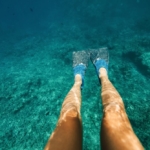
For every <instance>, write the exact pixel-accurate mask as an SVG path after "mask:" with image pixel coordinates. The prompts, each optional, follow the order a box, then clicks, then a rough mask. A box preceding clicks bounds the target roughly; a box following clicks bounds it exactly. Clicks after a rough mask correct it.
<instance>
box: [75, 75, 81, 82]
mask: <svg viewBox="0 0 150 150" xmlns="http://www.w3.org/2000/svg"><path fill="white" fill-rule="evenodd" d="M75 84H79V85H81V84H82V77H81V75H80V74H76V75H75Z"/></svg>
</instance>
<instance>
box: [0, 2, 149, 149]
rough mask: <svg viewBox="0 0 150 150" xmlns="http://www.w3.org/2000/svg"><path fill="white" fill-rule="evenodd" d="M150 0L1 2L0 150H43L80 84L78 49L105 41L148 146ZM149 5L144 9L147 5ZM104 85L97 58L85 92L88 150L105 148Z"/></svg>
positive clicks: (115, 79)
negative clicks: (101, 134)
mask: <svg viewBox="0 0 150 150" xmlns="http://www.w3.org/2000/svg"><path fill="white" fill-rule="evenodd" d="M149 6H150V5H149V2H148V1H146V0H145V1H144V0H143V1H136V0H135V1H132V3H131V2H130V1H115V0H113V1H112V2H111V3H110V2H109V1H103V0H101V1H97V0H93V1H90V0H88V1H86V2H85V1H83V2H80V1H78V0H76V1H72V2H69V1H67V0H64V1H61V2H59V1H58V2H57V3H56V2H52V1H51V2H48V1H46V0H45V1H44V2H42V3H41V2H40V1H36V2H35V3H34V2H32V3H31V2H26V3H20V2H19V1H17V0H16V2H15V4H13V3H12V2H9V1H3V0H2V1H1V2H0V7H1V8H2V9H0V15H1V16H0V17H1V20H0V33H1V34H0V70H1V71H0V118H1V121H0V150H18V149H19V150H31V149H32V150H40V149H43V148H44V146H45V144H46V142H47V139H48V137H49V135H50V134H51V132H52V131H53V130H54V128H55V125H56V123H57V119H58V117H59V112H60V108H61V104H62V102H63V99H64V98H65V96H66V94H67V93H68V91H69V90H70V88H71V87H72V85H73V83H74V77H73V71H72V52H73V51H78V50H87V49H89V48H98V47H102V46H107V47H108V48H109V54H110V61H109V78H110V80H111V82H112V83H113V84H114V86H115V87H116V88H117V90H118V91H119V93H120V94H121V96H122V98H123V100H124V103H125V108H126V111H127V114H128V116H129V119H130V121H131V124H132V126H133V129H134V131H135V133H136V134H137V136H138V137H139V139H140V141H141V142H142V144H143V145H144V147H145V148H146V149H147V150H148V149H150V144H149V141H150V136H149V135H150V115H149V112H150V98H149V97H150V87H149V83H150V79H149V77H150V17H149V15H148V14H149V13H150V12H149V10H150V9H149ZM143 8H144V9H143ZM100 90H101V86H100V83H99V80H98V78H97V75H96V71H95V68H94V66H93V65H92V63H91V62H89V66H88V69H87V71H86V75H85V84H84V89H83V90H82V109H81V113H82V123H83V150H99V149H100V142H99V141H100V137H99V132H100V124H101V118H102V105H101V98H100Z"/></svg>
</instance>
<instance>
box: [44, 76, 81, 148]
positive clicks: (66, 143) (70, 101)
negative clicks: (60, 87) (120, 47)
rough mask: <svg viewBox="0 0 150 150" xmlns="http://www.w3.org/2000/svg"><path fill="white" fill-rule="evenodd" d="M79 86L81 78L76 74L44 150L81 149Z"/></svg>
mask: <svg viewBox="0 0 150 150" xmlns="http://www.w3.org/2000/svg"><path fill="white" fill-rule="evenodd" d="M81 84H82V79H81V76H80V75H78V74H77V75H76V76H75V83H74V85H73V87H72V88H71V90H70V91H69V93H68V95H67V96H66V98H65V100H64V102H63V105H62V110H61V113H60V118H59V120H58V123H57V126H56V129H55V130H54V132H53V133H52V135H51V136H50V139H49V140H48V143H47V145H46V147H45V150H81V149H82V124H81V117H80V106H81V90H80V89H81Z"/></svg>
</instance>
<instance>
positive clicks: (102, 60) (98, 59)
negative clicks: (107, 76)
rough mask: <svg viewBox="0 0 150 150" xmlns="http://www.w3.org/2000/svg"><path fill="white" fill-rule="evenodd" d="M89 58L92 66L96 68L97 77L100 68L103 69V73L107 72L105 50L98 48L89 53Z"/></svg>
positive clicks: (107, 55)
mask: <svg viewBox="0 0 150 150" xmlns="http://www.w3.org/2000/svg"><path fill="white" fill-rule="evenodd" d="M90 58H91V60H92V62H93V64H94V65H95V67H96V71H97V75H98V76H101V71H100V69H101V68H104V69H105V73H107V72H108V60H109V54H108V49H107V48H100V49H96V50H91V51H90Z"/></svg>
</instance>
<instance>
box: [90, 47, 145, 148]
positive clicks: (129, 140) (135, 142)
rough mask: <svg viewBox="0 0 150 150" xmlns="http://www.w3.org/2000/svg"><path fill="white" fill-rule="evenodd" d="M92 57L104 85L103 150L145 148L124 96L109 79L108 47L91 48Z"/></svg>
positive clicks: (102, 94)
mask: <svg viewBox="0 0 150 150" xmlns="http://www.w3.org/2000/svg"><path fill="white" fill-rule="evenodd" d="M90 57H91V60H92V62H93V64H94V65H95V67H96V70H97V74H98V76H99V78H100V80H101V85H102V93H101V96H102V104H103V118H102V125H101V148H102V150H143V149H144V148H143V146H142V144H141V143H140V141H139V139H138V138H137V136H136V135H135V134H134V131H133V129H132V127H131V124H130V121H129V119H128V117H127V114H126V112H125V108H124V104H123V101H122V98H121V97H120V95H119V93H118V92H117V90H116V89H115V88H114V86H113V85H112V83H111V82H110V81H109V79H108V76H107V72H108V60H109V54H108V50H107V48H100V49H98V50H91V52H90Z"/></svg>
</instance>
